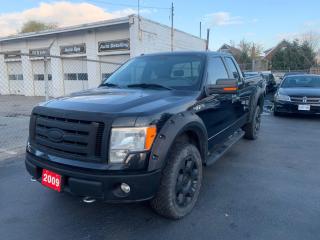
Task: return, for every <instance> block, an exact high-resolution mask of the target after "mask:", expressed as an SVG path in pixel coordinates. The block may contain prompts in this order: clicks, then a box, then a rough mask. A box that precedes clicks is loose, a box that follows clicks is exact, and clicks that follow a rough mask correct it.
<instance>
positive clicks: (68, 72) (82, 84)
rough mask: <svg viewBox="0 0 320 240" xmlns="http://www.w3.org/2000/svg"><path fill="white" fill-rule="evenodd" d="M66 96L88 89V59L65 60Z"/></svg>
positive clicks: (63, 61) (63, 62)
mask: <svg viewBox="0 0 320 240" xmlns="http://www.w3.org/2000/svg"><path fill="white" fill-rule="evenodd" d="M62 64H63V77H64V88H65V94H70V93H72V92H78V91H81V90H85V89H88V72H87V62H86V58H72V59H63V60H62Z"/></svg>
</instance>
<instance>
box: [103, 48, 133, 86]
mask: <svg viewBox="0 0 320 240" xmlns="http://www.w3.org/2000/svg"><path fill="white" fill-rule="evenodd" d="M129 58H130V56H129V55H128V54H126V55H114V56H100V61H101V63H100V77H101V81H103V80H104V79H105V78H107V77H108V76H110V74H111V73H113V72H114V71H115V70H116V69H117V68H118V67H119V66H120V65H115V64H110V63H103V62H112V63H113V62H114V63H124V62H126V61H127V60H128V59H129Z"/></svg>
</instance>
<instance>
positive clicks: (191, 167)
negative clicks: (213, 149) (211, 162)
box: [151, 143, 202, 219]
mask: <svg viewBox="0 0 320 240" xmlns="http://www.w3.org/2000/svg"><path fill="white" fill-rule="evenodd" d="M201 182H202V161H201V156H200V153H199V151H198V149H197V148H196V147H195V146H194V145H192V144H189V143H179V144H176V145H174V146H173V148H172V149H171V151H170V154H169V159H168V163H167V165H166V167H165V168H164V170H163V173H162V179H161V183H160V187H159V190H158V192H157V194H156V196H155V198H154V199H153V200H152V201H151V206H152V208H153V209H154V210H155V211H156V212H157V213H158V214H160V215H162V216H164V217H167V218H171V219H179V218H182V217H184V216H185V215H187V214H188V213H190V212H191V210H192V209H193V207H194V205H195V204H196V201H197V199H198V196H199V192H200V188H201Z"/></svg>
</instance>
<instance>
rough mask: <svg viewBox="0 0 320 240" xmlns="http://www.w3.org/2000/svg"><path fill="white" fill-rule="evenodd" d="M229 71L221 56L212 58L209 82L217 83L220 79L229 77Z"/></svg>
mask: <svg viewBox="0 0 320 240" xmlns="http://www.w3.org/2000/svg"><path fill="white" fill-rule="evenodd" d="M228 78H229V76H228V72H227V70H226V67H225V66H224V63H223V62H222V59H221V58H220V57H215V58H210V59H209V64H208V82H207V84H216V82H217V80H218V79H228Z"/></svg>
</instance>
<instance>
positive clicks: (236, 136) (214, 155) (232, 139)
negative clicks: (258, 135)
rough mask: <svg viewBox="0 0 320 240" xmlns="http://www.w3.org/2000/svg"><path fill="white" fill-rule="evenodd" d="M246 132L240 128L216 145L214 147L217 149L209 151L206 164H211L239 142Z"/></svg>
mask: <svg viewBox="0 0 320 240" xmlns="http://www.w3.org/2000/svg"><path fill="white" fill-rule="evenodd" d="M244 134H245V133H244V131H242V130H241V129H239V130H237V131H236V132H234V133H233V134H232V135H231V136H229V137H228V139H227V140H226V141H225V142H224V143H223V144H221V145H216V146H214V147H213V149H215V151H213V152H210V153H209V156H208V158H207V161H206V163H205V165H206V166H209V165H211V164H213V163H215V162H216V161H217V160H218V159H219V158H220V157H222V156H223V155H224V154H225V153H226V152H227V151H228V150H229V149H230V148H231V147H232V146H233V144H235V143H236V142H238V141H239V140H240V139H241V138H242V137H243V136H244Z"/></svg>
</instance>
